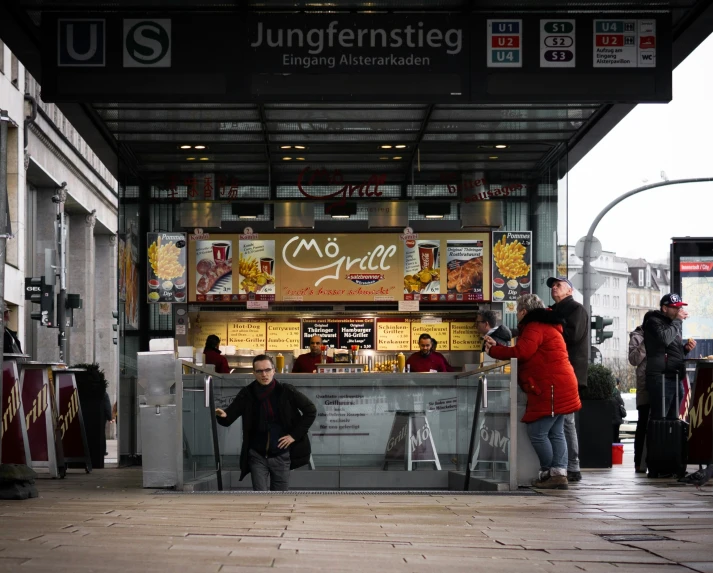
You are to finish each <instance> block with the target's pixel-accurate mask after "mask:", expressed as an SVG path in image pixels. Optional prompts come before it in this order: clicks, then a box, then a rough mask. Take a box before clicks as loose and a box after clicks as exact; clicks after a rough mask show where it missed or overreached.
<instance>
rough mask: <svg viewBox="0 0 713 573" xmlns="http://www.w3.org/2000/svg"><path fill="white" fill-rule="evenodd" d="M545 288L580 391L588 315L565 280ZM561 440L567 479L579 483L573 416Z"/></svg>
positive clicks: (584, 371)
mask: <svg viewBox="0 0 713 573" xmlns="http://www.w3.org/2000/svg"><path fill="white" fill-rule="evenodd" d="M547 286H548V287H550V289H551V294H552V298H553V299H554V301H555V304H553V305H552V306H551V307H550V308H551V309H552V311H553V312H554V313H555V314H556V315H557V316H559V317H560V318H561V319H562V320H564V332H563V334H562V336H563V337H564V342H565V345H566V346H567V355H568V356H569V362H570V364H572V368H574V375H575V376H576V377H577V384H578V386H579V387H580V388H582V387H584V386H586V385H587V368H588V364H587V356H588V348H589V344H590V336H591V335H590V333H589V332H590V330H591V327H590V324H589V315H588V314H587V311H586V309H585V308H584V307H583V306H582V305H581V304H579V303H578V302H577V301H576V300H574V298H573V297H572V291H573V290H574V288H573V287H572V283H571V282H570V281H569V279H568V278H567V277H550V278H548V279H547ZM564 437H565V438H566V440H567V458H568V459H567V479H568V480H569V481H571V482H577V481H581V479H582V473H581V471H580V468H579V440H578V439H577V429H576V427H575V424H574V414H568V415H567V416H565V419H564Z"/></svg>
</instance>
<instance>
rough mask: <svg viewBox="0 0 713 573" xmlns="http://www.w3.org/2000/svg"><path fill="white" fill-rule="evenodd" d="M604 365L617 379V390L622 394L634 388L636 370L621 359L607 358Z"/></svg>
mask: <svg viewBox="0 0 713 573" xmlns="http://www.w3.org/2000/svg"><path fill="white" fill-rule="evenodd" d="M604 365H605V366H607V367H608V368H610V369H611V371H612V372H613V373H614V377H615V378H618V379H619V382H620V386H619V389H620V390H621V391H622V392H629V390H630V389H631V388H634V389H635V388H636V368H634V367H633V366H632V365H631V364H629V361H628V360H625V359H623V358H607V359H605V360H604Z"/></svg>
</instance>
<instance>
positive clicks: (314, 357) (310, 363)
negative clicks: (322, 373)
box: [292, 336, 334, 374]
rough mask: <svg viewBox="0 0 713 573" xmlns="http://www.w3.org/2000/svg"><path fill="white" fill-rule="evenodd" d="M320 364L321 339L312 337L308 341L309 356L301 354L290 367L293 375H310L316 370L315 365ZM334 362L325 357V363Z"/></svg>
mask: <svg viewBox="0 0 713 573" xmlns="http://www.w3.org/2000/svg"><path fill="white" fill-rule="evenodd" d="M321 362H322V337H321V336H313V337H312V338H310V339H309V354H301V355H300V356H298V357H297V360H295V363H294V364H293V365H292V372H293V373H298V374H299V373H307V374H312V372H314V371H315V370H317V364H319V363H321ZM331 362H334V359H333V358H330V357H329V356H327V363H331Z"/></svg>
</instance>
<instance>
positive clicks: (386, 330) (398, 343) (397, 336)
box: [376, 319, 411, 350]
mask: <svg viewBox="0 0 713 573" xmlns="http://www.w3.org/2000/svg"><path fill="white" fill-rule="evenodd" d="M376 348H377V350H411V323H410V322H406V321H405V320H381V319H380V320H378V321H377V323H376Z"/></svg>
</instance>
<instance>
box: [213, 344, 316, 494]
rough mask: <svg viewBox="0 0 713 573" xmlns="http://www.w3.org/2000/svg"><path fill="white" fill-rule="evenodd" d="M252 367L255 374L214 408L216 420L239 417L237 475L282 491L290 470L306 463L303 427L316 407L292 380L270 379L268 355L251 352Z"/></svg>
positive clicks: (258, 486) (260, 487) (307, 447)
mask: <svg viewBox="0 0 713 573" xmlns="http://www.w3.org/2000/svg"><path fill="white" fill-rule="evenodd" d="M253 372H254V373H255V380H253V381H252V382H251V383H250V384H249V385H248V386H246V387H245V388H243V389H242V390H240V392H238V395H237V396H236V397H235V399H234V400H233V401H232V403H231V404H230V406H228V407H227V408H226V409H225V410H222V409H221V408H216V410H215V414H216V416H217V420H218V423H219V424H220V425H221V426H230V424H232V423H233V422H234V421H235V420H237V419H238V418H239V417H240V416H242V417H243V445H242V449H241V451H240V479H241V480H242V479H243V478H244V477H245V476H246V475H247V474H251V477H252V481H253V489H254V490H255V491H287V489H288V487H289V481H290V470H291V469H295V468H299V467H301V466H304V465H306V464H307V463H309V457H310V454H311V452H312V450H311V447H310V443H309V438H308V437H307V431H308V430H309V428H310V426H311V425H312V424H313V423H314V420H315V418H316V417H317V408H315V406H314V404H313V403H312V401H311V400H310V399H309V398H307V396H305V395H304V394H302V393H301V392H300V391H299V390H297V388H295V387H294V386H292V384H286V383H282V382H278V381H277V379H275V363H274V362H273V360H272V357H271V356H268V355H266V354H261V355H260V356H256V357H255V358H253Z"/></svg>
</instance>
